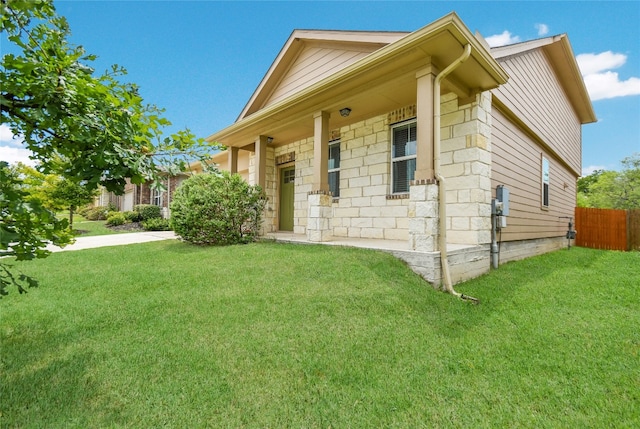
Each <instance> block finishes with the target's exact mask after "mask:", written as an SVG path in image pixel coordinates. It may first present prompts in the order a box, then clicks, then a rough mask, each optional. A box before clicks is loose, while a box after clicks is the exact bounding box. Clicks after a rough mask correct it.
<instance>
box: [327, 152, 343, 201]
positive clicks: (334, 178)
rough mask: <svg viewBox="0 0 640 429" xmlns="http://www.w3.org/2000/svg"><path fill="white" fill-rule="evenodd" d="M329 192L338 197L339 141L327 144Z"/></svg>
mask: <svg viewBox="0 0 640 429" xmlns="http://www.w3.org/2000/svg"><path fill="white" fill-rule="evenodd" d="M329 190H330V191H331V194H332V195H333V196H334V197H336V198H337V197H339V196H340V140H333V141H331V142H329Z"/></svg>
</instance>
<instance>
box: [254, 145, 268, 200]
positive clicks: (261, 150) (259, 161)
mask: <svg viewBox="0 0 640 429" xmlns="http://www.w3.org/2000/svg"><path fill="white" fill-rule="evenodd" d="M266 171H267V136H258V138H257V139H256V148H255V171H254V182H255V184H256V185H259V186H260V187H261V188H262V189H265V184H266Z"/></svg>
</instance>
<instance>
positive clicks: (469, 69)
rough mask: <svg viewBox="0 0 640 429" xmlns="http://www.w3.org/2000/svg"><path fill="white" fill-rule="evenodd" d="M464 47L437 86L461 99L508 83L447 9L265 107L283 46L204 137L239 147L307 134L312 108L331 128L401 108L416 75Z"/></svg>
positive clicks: (438, 65) (310, 128)
mask: <svg viewBox="0 0 640 429" xmlns="http://www.w3.org/2000/svg"><path fill="white" fill-rule="evenodd" d="M381 34H382V35H384V34H385V33H381ZM400 34H401V33H398V35H400ZM290 41H292V42H293V41H295V38H290ZM466 45H470V46H471V48H472V49H471V55H470V57H469V59H468V60H467V61H465V62H464V63H462V64H461V65H460V66H459V67H457V68H456V69H455V70H454V71H453V72H452V73H451V74H449V75H448V76H447V78H446V79H445V81H444V82H443V88H448V90H450V91H454V92H455V93H456V94H458V95H459V96H461V97H464V98H467V97H471V96H474V95H475V94H478V93H480V92H483V91H487V90H490V89H494V88H496V87H498V86H500V85H502V84H504V83H505V82H506V81H507V79H508V76H507V73H506V72H505V71H504V69H503V68H502V67H501V66H500V65H499V64H498V62H497V61H496V60H495V59H494V57H493V56H492V55H491V53H490V52H489V51H488V50H487V48H486V47H485V46H484V45H483V43H482V42H480V41H479V40H478V39H477V38H476V37H475V36H474V35H473V34H472V33H471V32H470V31H469V29H468V28H467V27H466V26H465V25H464V23H463V22H462V21H461V20H460V18H459V17H458V15H456V14H455V13H454V12H452V13H450V14H448V15H446V16H444V17H442V18H440V19H438V20H436V21H434V22H432V23H431V24H428V25H427V26H425V27H423V28H421V29H419V30H417V31H414V32H412V33H409V34H407V35H405V36H404V37H400V38H398V39H397V40H396V41H395V42H392V43H389V44H387V45H386V46H383V47H381V48H379V49H377V50H375V51H373V52H372V53H370V54H368V55H366V56H364V57H362V58H360V59H357V60H356V61H355V62H353V63H351V64H349V65H347V66H345V67H343V68H341V69H339V70H338V71H335V72H333V73H331V74H329V75H328V76H326V77H323V78H321V79H320V80H318V81H315V82H314V83H311V84H309V85H308V86H305V87H303V88H302V89H299V90H296V91H294V92H292V93H290V94H288V95H287V96H286V97H284V98H280V99H278V100H277V101H273V100H272V102H271V103H270V104H268V105H267V104H264V103H265V100H267V99H268V97H267V96H264V97H263V95H262V92H263V91H265V94H267V93H268V91H267V87H268V86H269V85H271V84H272V83H273V82H275V81H276V80H271V79H270V77H271V76H275V74H276V73H275V71H276V69H277V68H278V67H279V63H280V62H283V64H284V63H286V60H285V58H288V57H287V54H286V52H287V49H283V50H282V51H281V52H280V54H279V55H278V58H279V59H277V60H276V61H275V62H274V64H273V65H272V67H271V68H270V71H269V72H268V73H267V76H265V79H263V81H262V82H261V84H260V87H259V89H258V90H257V91H256V93H254V96H252V98H251V100H250V102H249V103H248V106H249V107H248V108H245V110H243V114H242V115H241V117H240V118H239V119H238V120H237V121H236V122H235V123H233V124H232V125H230V126H228V127H226V128H225V129H223V130H220V131H218V132H216V133H214V134H211V135H210V136H209V137H207V138H206V140H207V141H209V142H211V141H217V142H219V143H221V144H223V145H226V146H234V147H240V148H242V147H250V146H251V145H252V143H253V142H255V140H256V138H257V136H259V135H268V136H272V137H274V143H273V144H274V145H278V144H282V143H285V142H291V141H295V140H296V139H300V138H305V137H308V136H312V135H313V121H312V120H311V118H312V117H313V114H314V113H315V112H318V111H326V112H328V113H329V114H330V121H331V123H330V127H331V128H333V129H335V128H339V127H341V126H344V125H346V124H348V123H351V122H355V121H358V120H362V119H365V118H367V117H371V116H373V115H377V114H381V113H385V112H388V111H390V110H392V109H395V108H399V107H403V106H406V105H408V104H410V103H414V102H415V97H416V73H417V72H418V71H419V70H422V69H424V68H425V67H427V66H428V65H430V64H432V65H433V66H435V68H436V69H440V70H442V69H444V68H445V67H446V66H447V65H449V64H451V63H452V62H453V61H454V60H456V59H457V58H458V57H459V56H460V55H461V53H462V52H463V50H464V48H465V46H466ZM273 79H276V78H275V77H274V78H273ZM258 100H260V101H261V102H262V106H263V107H261V108H257V107H256V106H259V105H261V103H259V102H258ZM347 105H348V107H350V108H351V109H352V113H351V115H350V116H349V118H343V117H341V116H340V115H339V114H338V111H339V110H340V109H341V108H343V107H345V106H347Z"/></svg>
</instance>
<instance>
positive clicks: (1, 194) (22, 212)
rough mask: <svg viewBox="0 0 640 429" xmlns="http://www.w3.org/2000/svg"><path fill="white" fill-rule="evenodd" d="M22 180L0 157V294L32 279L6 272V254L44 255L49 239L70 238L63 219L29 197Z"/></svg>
mask: <svg viewBox="0 0 640 429" xmlns="http://www.w3.org/2000/svg"><path fill="white" fill-rule="evenodd" d="M22 186H23V183H22V181H21V180H20V178H19V177H18V176H17V175H16V173H15V172H14V171H12V170H11V169H10V168H9V165H8V164H7V163H6V162H4V161H0V295H6V294H7V291H6V289H7V287H8V286H10V285H15V286H17V287H18V290H19V291H20V292H24V291H25V289H24V287H23V286H24V285H26V286H29V287H30V286H34V285H36V284H37V283H36V282H35V280H33V279H31V278H29V277H26V276H22V275H21V276H19V277H18V278H17V279H16V278H15V276H12V275H10V274H9V271H8V270H7V269H6V267H5V266H4V265H3V264H4V263H5V262H6V261H8V260H9V258H6V259H5V257H14V258H15V260H17V261H24V260H30V259H34V258H44V257H46V256H47V255H48V254H49V253H50V251H48V250H46V246H47V244H49V243H53V244H55V245H58V246H65V245H67V244H69V243H70V242H71V241H72V236H71V233H70V231H69V228H68V223H67V221H66V220H60V219H58V218H56V216H55V213H53V212H52V211H50V210H47V209H46V208H45V207H43V206H42V204H41V203H40V202H39V201H38V200H33V201H29V200H28V199H27V198H26V197H27V193H26V192H25V191H24V190H22Z"/></svg>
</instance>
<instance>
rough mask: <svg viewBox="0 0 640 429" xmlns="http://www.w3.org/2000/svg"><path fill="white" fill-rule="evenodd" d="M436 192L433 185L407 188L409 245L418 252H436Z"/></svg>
mask: <svg viewBox="0 0 640 429" xmlns="http://www.w3.org/2000/svg"><path fill="white" fill-rule="evenodd" d="M438 191H439V187H438V185H437V184H435V183H426V184H412V185H411V187H410V188H409V245H410V246H411V249H412V250H416V251H419V252H435V251H437V250H438Z"/></svg>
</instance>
